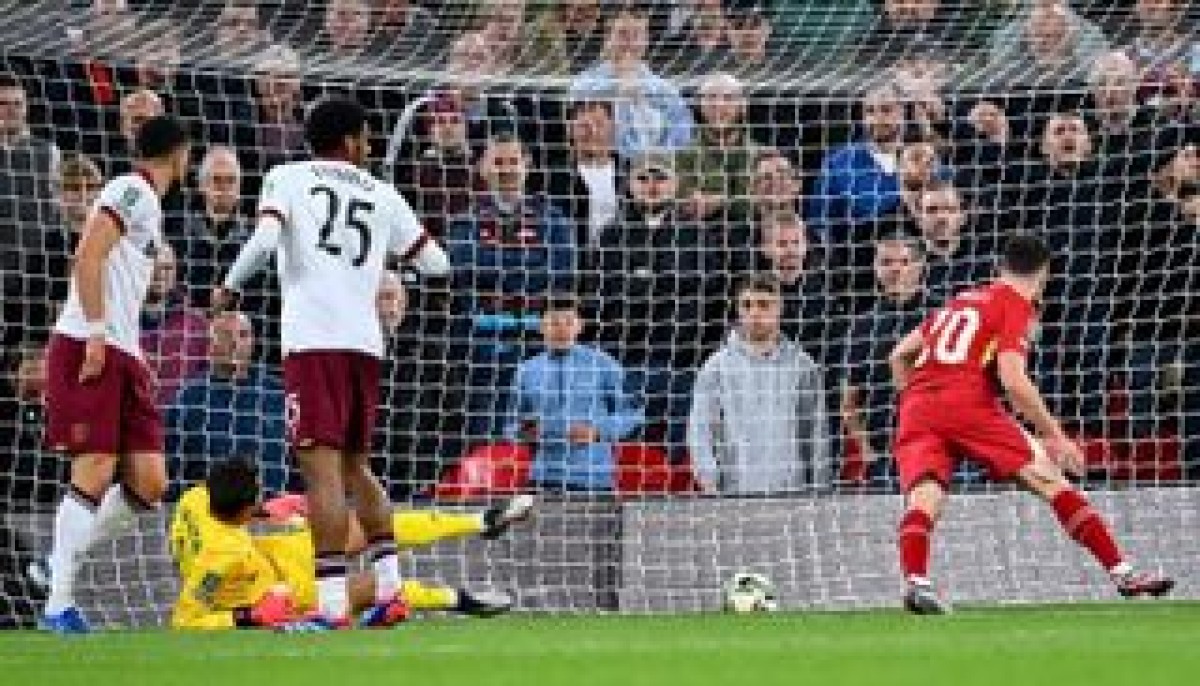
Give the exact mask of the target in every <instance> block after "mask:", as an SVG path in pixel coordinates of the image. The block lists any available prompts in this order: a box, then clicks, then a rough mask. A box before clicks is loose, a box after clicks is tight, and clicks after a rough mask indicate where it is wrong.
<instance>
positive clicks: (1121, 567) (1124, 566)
mask: <svg viewBox="0 0 1200 686" xmlns="http://www.w3.org/2000/svg"><path fill="white" fill-rule="evenodd" d="M1132 571H1133V565H1131V564H1129V563H1128V562H1118V563H1117V565H1116V566H1115V567H1113V568H1112V569H1110V570H1108V573H1109V574H1111V575H1112V577H1113V578H1114V579H1118V580H1120V579H1123V578H1125V577H1126V576H1129V574H1130V572H1132Z"/></svg>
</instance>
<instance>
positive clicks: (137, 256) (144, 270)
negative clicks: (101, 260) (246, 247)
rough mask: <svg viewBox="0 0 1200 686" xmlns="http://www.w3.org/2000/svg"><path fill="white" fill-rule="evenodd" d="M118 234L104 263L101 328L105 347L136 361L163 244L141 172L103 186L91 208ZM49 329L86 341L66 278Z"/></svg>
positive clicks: (158, 214) (154, 202) (156, 209)
mask: <svg viewBox="0 0 1200 686" xmlns="http://www.w3.org/2000/svg"><path fill="white" fill-rule="evenodd" d="M92 212H93V213H96V212H103V213H105V214H107V215H108V216H109V217H111V218H112V219H113V221H114V222H116V224H117V226H118V227H119V228H120V229H121V238H120V240H118V241H117V243H116V245H115V246H113V249H112V252H110V253H109V254H108V259H107V260H105V264H104V324H105V333H106V338H107V339H108V343H109V344H111V345H115V346H117V347H118V348H120V349H121V350H124V351H125V352H127V353H129V354H130V355H133V356H134V357H141V356H142V353H141V345H140V344H139V343H138V337H139V335H140V333H141V324H140V320H141V313H142V306H143V305H144V304H145V302H146V288H147V287H148V286H149V285H150V276H151V274H153V272H154V258H155V256H156V255H157V253H158V250H159V248H160V247H161V246H162V245H163V244H164V241H163V237H162V222H163V212H162V203H161V202H160V201H159V197H158V193H157V192H155V190H154V186H152V185H151V184H150V181H149V180H148V179H146V178H145V177H144V176H142V174H140V173H131V174H124V175H122V176H118V177H117V178H115V179H113V180H111V181H109V182H108V183H106V184H105V185H104V189H103V190H101V191H100V196H99V197H98V198H96V202H95V203H94V204H93V205H92ZM54 330H55V331H56V332H57V333H61V334H64V335H67V336H70V337H72V338H78V339H84V338H87V337H88V326H87V318H86V317H85V316H84V314H83V308H82V307H81V306H80V304H79V291H78V286H77V284H76V283H75V279H74V278H72V279H71V286H70V291H69V293H68V295H67V302H66V305H64V306H63V309H62V313H61V314H59V316H58V321H57V322H56V323H55V325H54Z"/></svg>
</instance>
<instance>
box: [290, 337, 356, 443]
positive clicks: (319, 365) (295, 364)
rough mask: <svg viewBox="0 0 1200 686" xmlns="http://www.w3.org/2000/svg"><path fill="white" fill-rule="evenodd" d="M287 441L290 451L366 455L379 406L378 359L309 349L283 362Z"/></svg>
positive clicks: (353, 353) (296, 353) (293, 354)
mask: <svg viewBox="0 0 1200 686" xmlns="http://www.w3.org/2000/svg"><path fill="white" fill-rule="evenodd" d="M283 387H284V389H285V390H286V391H287V426H288V439H289V440H290V441H291V443H292V447H293V448H297V449H304V448H313V447H318V446H319V447H322V448H332V449H334V450H339V451H342V452H347V453H361V452H367V451H368V450H370V449H371V436H372V434H373V433H374V431H375V412H376V410H377V408H378V406H379V359H378V358H376V357H373V356H371V355H368V354H366V353H361V352H352V351H333V350H329V351H326V350H320V351H317V350H312V351H300V352H294V353H288V356H287V357H285V358H284V360H283Z"/></svg>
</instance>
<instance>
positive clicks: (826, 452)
mask: <svg viewBox="0 0 1200 686" xmlns="http://www.w3.org/2000/svg"><path fill="white" fill-rule="evenodd" d="M687 441H688V447H689V449H690V450H691V454H692V463H693V465H694V468H695V470H696V476H697V478H698V479H699V480H700V483H701V484H702V485H703V486H704V487H705V489H706V490H709V491H712V492H719V493H725V494H750V493H760V494H761V493H780V492H789V491H790V492H795V491H806V490H812V489H820V488H824V487H827V486H829V485H830V484H831V482H832V479H833V459H832V456H831V454H830V445H829V423H828V419H827V412H826V405H825V389H824V388H823V387H822V374H821V370H820V368H819V367H817V364H816V363H815V362H813V359H812V358H811V357H809V355H808V353H806V352H804V350H802V349H801V348H800V346H799V345H797V344H796V343H794V342H792V341H790V340H786V339H784V340H782V341H781V342H780V343H779V345H778V347H777V348H776V349H775V350H774V351H773V352H772V353H771V354H769V355H766V356H763V355H761V354H758V353H756V352H754V351H753V350H751V349H750V348H749V347H748V346H747V345H746V344H745V343H744V342H743V341H742V340H741V339H740V337H739V335H738V334H737V333H736V332H735V333H732V334H730V336H729V338H728V339H727V341H726V343H725V345H724V346H723V347H722V348H721V349H720V350H718V351H717V352H715V353H713V355H712V356H711V357H710V358H708V360H707V361H706V362H705V363H704V366H703V367H702V368H701V369H700V373H699V375H698V376H697V378H696V388H695V391H694V393H693V396H692V409H691V413H690V416H689V417H688V430H687Z"/></svg>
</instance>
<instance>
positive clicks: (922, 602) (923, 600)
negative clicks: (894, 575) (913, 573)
mask: <svg viewBox="0 0 1200 686" xmlns="http://www.w3.org/2000/svg"><path fill="white" fill-rule="evenodd" d="M904 609H906V610H908V611H909V612H911V613H913V614H915V615H944V614H949V612H950V606H949V605H947V604H946V602H945V601H943V600H942V599H941V598H940V597H938V594H937V590H936V589H934V587H933V584H932V583H930V582H929V580H928V579H912V580H910V581H909V582H908V591H907V592H905V594H904Z"/></svg>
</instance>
